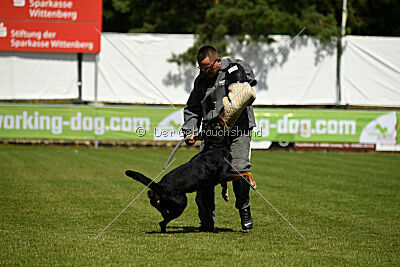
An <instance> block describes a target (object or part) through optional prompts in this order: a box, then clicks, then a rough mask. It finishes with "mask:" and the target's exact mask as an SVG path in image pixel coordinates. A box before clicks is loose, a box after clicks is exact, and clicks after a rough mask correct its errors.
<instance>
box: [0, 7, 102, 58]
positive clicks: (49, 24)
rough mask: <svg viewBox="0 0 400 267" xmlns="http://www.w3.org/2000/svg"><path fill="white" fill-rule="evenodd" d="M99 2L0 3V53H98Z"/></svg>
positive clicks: (100, 9)
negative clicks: (1, 51) (0, 51)
mask: <svg viewBox="0 0 400 267" xmlns="http://www.w3.org/2000/svg"><path fill="white" fill-rule="evenodd" d="M101 18H102V0H90V1H87V0H67V1H57V0H40V1H39V0H2V1H1V2H0V50H3V51H34V52H70V53H98V52H100V33H99V31H100V32H101Z"/></svg>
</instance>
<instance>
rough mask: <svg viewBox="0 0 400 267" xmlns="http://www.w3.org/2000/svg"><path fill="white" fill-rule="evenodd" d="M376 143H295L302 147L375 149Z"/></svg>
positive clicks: (296, 146) (296, 145)
mask: <svg viewBox="0 0 400 267" xmlns="http://www.w3.org/2000/svg"><path fill="white" fill-rule="evenodd" d="M375 147H376V146H375V144H357V143H300V142H299V143H294V148H300V149H338V150H375Z"/></svg>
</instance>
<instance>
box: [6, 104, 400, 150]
mask: <svg viewBox="0 0 400 267" xmlns="http://www.w3.org/2000/svg"><path fill="white" fill-rule="evenodd" d="M254 110H255V117H256V122H257V127H256V128H254V129H253V140H255V141H260V140H268V141H290V142H349V143H382V144H395V143H396V142H397V143H400V129H399V127H397V122H398V121H399V118H400V113H398V112H397V113H396V112H394V111H357V110H328V109H271V108H268V109H264V108H255V109H254ZM182 123H183V109H182V108H180V109H174V108H172V107H171V108H169V107H154V106H135V107H125V106H124V107H121V106H118V107H111V106H107V107H103V106H68V105H57V106H55V105H0V138H45V139H58V138H59V139H95V138H96V139H99V140H179V139H181V138H182V134H181V132H180V128H181V126H182Z"/></svg>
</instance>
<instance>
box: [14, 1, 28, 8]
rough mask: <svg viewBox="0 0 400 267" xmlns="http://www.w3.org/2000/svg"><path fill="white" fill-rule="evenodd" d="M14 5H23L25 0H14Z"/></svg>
mask: <svg viewBox="0 0 400 267" xmlns="http://www.w3.org/2000/svg"><path fill="white" fill-rule="evenodd" d="M14 6H18V7H20V6H25V0H14Z"/></svg>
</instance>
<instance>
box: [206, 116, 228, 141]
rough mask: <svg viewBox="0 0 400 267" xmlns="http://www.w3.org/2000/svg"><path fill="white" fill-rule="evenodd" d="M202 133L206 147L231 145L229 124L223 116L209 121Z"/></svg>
mask: <svg viewBox="0 0 400 267" xmlns="http://www.w3.org/2000/svg"><path fill="white" fill-rule="evenodd" d="M201 134H202V138H203V140H204V142H205V145H206V147H211V146H212V147H214V146H215V147H218V146H219V147H221V146H225V147H228V146H229V145H230V138H229V130H228V126H227V124H226V122H225V120H224V119H223V118H222V116H218V117H215V118H213V119H211V120H210V121H208V123H207V124H206V126H205V127H204V129H203V131H202V133H201Z"/></svg>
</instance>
